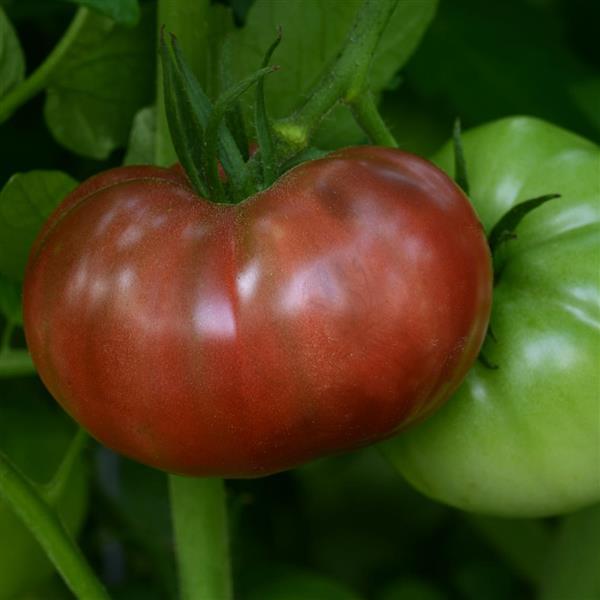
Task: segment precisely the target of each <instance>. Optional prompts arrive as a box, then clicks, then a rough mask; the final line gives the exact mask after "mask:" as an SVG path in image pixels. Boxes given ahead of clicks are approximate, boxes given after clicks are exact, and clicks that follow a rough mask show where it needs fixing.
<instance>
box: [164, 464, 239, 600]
mask: <svg viewBox="0 0 600 600" xmlns="http://www.w3.org/2000/svg"><path fill="white" fill-rule="evenodd" d="M169 483H170V491H171V511H172V518H173V526H174V530H175V542H176V548H177V559H178V566H179V577H180V581H181V598H182V600H209V599H210V600H213V599H214V600H229V599H230V598H231V597H232V589H231V573H230V567H229V543H228V539H227V514H226V510H225V489H224V484H223V480H222V479H194V478H188V477H178V476H176V475H171V476H170V478H169Z"/></svg>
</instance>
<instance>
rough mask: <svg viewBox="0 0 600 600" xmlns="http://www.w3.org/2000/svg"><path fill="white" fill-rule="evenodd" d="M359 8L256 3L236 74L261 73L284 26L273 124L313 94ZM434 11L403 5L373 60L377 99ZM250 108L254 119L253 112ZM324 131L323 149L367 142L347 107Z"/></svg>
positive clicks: (426, 4)
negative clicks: (265, 58)
mask: <svg viewBox="0 0 600 600" xmlns="http://www.w3.org/2000/svg"><path fill="white" fill-rule="evenodd" d="M359 6H360V0H347V1H345V2H328V1H323V0H288V1H286V2H276V1H273V0H257V2H256V3H255V4H254V5H253V6H252V8H251V9H250V11H249V13H248V18H247V21H246V26H245V27H244V28H243V29H242V30H240V31H239V32H238V33H237V34H236V35H237V37H238V40H237V44H238V46H237V48H238V52H237V69H238V74H239V75H240V76H241V75H245V74H248V73H250V72H252V71H254V70H256V69H257V68H258V67H259V66H260V64H261V62H262V60H263V56H264V51H265V48H268V47H269V45H270V44H271V43H272V41H273V37H274V35H275V33H276V28H277V26H278V25H281V26H282V30H283V38H282V42H281V44H280V46H279V48H278V50H277V61H276V62H277V64H278V65H281V71H280V72H279V73H278V74H277V77H273V78H272V79H270V80H269V81H268V83H267V84H266V85H265V92H266V103H267V108H268V110H269V113H270V114H271V115H272V116H273V117H274V118H277V117H283V116H285V115H287V114H289V113H290V111H291V110H292V109H293V108H295V106H296V105H297V104H298V103H299V101H300V100H301V99H302V97H303V95H306V94H307V93H308V92H309V90H310V87H311V86H312V85H313V84H314V83H315V81H316V80H317V78H318V77H319V75H320V74H321V71H322V69H323V67H324V65H325V64H326V63H328V62H330V61H331V60H333V59H334V58H335V55H336V53H337V52H338V50H339V49H340V47H341V45H342V42H343V40H344V38H345V36H346V35H347V33H348V29H349V28H350V26H351V23H352V19H353V17H354V15H355V13H356V11H357V9H358V7H359ZM435 8H436V1H435V0H406V1H403V2H400V3H399V4H398V7H397V8H396V11H395V12H394V14H393V15H392V18H391V20H390V23H389V24H388V26H387V28H386V30H385V32H384V34H383V37H382V39H381V41H380V43H379V47H378V49H377V51H376V54H375V58H374V60H373V65H372V71H371V89H372V91H373V92H374V93H375V94H378V93H379V92H381V91H382V90H383V89H384V88H385V86H386V85H387V84H388V83H389V82H390V81H391V80H392V78H393V77H394V75H395V74H396V72H397V71H398V70H399V69H400V68H401V67H402V66H403V65H404V64H405V63H406V61H407V60H408V58H409V57H410V55H411V54H412V52H413V51H414V49H415V48H416V46H417V44H418V43H419V40H420V39H421V36H422V35H423V33H424V32H425V30H426V28H427V26H428V25H429V22H430V21H431V19H432V18H433V15H434V13H435ZM299 57H301V60H299ZM246 108H247V110H248V114H250V111H251V110H252V107H251V106H248V105H247V106H246ZM323 127H324V129H325V131H324V132H322V133H321V135H320V136H319V137H318V140H319V143H318V145H324V144H327V145H329V146H331V145H332V144H333V143H335V144H336V145H340V144H345V143H352V142H356V141H357V140H359V139H361V138H362V137H363V135H362V133H361V132H360V130H359V129H358V127H357V126H356V125H355V124H354V120H353V119H352V116H351V115H350V114H349V111H347V110H345V109H344V108H342V107H340V108H337V109H334V111H332V113H331V115H330V116H329V117H328V118H327V119H326V120H325V121H324V123H323ZM322 140H323V141H324V142H323V141H322Z"/></svg>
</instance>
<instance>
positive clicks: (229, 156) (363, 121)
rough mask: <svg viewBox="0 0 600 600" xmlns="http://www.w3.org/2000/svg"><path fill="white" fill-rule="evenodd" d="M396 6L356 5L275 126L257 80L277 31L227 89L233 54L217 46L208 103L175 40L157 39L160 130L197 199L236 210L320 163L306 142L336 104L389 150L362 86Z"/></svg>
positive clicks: (374, 0)
mask: <svg viewBox="0 0 600 600" xmlns="http://www.w3.org/2000/svg"><path fill="white" fill-rule="evenodd" d="M397 3H398V0H364V2H363V5H362V6H361V8H360V9H359V10H358V12H357V14H356V17H355V21H354V25H353V27H352V29H351V31H350V33H349V35H348V37H347V39H346V41H345V42H344V45H343V46H342V48H341V50H340V52H339V54H338V56H337V58H336V60H335V61H334V62H333V64H331V65H328V67H327V68H326V69H325V70H324V71H323V73H322V74H321V76H320V77H319V78H318V79H317V83H316V84H315V86H314V88H313V91H312V92H311V94H309V96H308V99H301V102H300V104H299V106H298V108H296V109H295V110H294V111H293V112H292V114H291V115H289V116H287V117H284V118H282V119H279V120H277V121H275V122H271V120H270V119H269V116H268V111H267V106H266V102H265V92H264V85H265V83H264V77H265V76H266V75H268V74H270V73H272V72H274V71H276V70H277V69H278V67H276V66H269V62H270V60H271V57H272V55H273V53H274V51H275V49H276V48H277V46H278V45H279V43H280V42H281V39H282V32H281V30H278V31H277V37H276V39H275V40H274V42H273V43H272V44H271V45H270V47H269V48H268V49H267V51H266V53H265V56H264V59H263V62H262V66H261V68H260V69H258V70H257V71H255V72H254V73H253V74H251V75H249V76H248V77H246V78H244V79H242V80H241V81H239V82H237V83H231V73H230V71H231V69H230V68H229V67H228V64H230V62H231V61H230V60H228V57H229V59H230V58H231V54H232V52H233V49H232V48H231V43H229V44H228V43H227V42H226V43H225V44H224V48H223V53H222V55H223V61H222V68H221V71H222V72H221V81H222V82H224V83H225V84H226V85H227V89H226V90H225V91H224V92H222V93H221V94H220V95H219V96H218V97H217V99H216V100H215V101H214V102H212V101H211V100H210V99H209V97H208V95H207V94H206V93H205V92H204V90H203V89H202V87H201V86H200V83H199V82H198V80H197V79H196V77H195V76H194V74H193V72H192V69H191V68H190V66H189V65H188V63H187V62H186V59H185V57H184V56H183V53H182V51H181V49H180V47H179V45H178V43H177V40H176V38H175V37H174V36H173V35H172V34H171V35H170V36H165V33H164V31H163V32H162V33H161V40H160V58H161V62H162V69H163V78H164V102H165V108H166V116H167V122H168V125H169V130H170V133H171V138H172V142H173V147H174V149H175V152H176V154H177V157H178V158H179V161H180V162H181V165H182V166H183V167H184V169H185V171H186V172H187V174H188V177H189V180H190V182H191V184H192V186H193V188H194V189H195V191H196V192H197V193H198V195H199V196H202V197H204V198H207V199H209V200H211V201H213V202H216V203H237V202H240V201H242V200H243V199H245V198H247V197H248V196H251V195H253V194H255V193H257V192H258V191H260V190H262V189H265V188H267V187H269V186H270V185H271V184H272V183H273V182H274V181H275V180H276V179H277V178H278V177H279V176H281V175H282V174H283V173H284V172H285V171H286V170H287V169H289V168H291V167H290V165H291V166H293V165H296V164H298V163H299V162H302V161H303V160H310V159H311V158H313V157H315V156H321V155H322V153H321V152H320V151H319V150H317V149H315V148H311V146H310V140H311V136H312V134H313V133H314V131H315V129H316V127H317V125H318V124H319V123H320V122H321V120H322V119H323V118H324V117H325V115H326V114H327V113H328V112H329V111H330V110H331V109H332V108H333V107H334V106H335V105H336V104H338V103H341V104H344V105H346V106H347V107H348V108H349V109H350V111H351V112H352V114H353V116H354V118H355V120H356V121H357V123H358V124H359V125H360V126H361V127H362V129H363V130H364V131H365V133H366V134H367V135H368V137H369V138H370V140H371V141H372V142H373V143H376V144H380V145H385V146H392V147H395V146H396V145H397V144H396V141H395V139H394V138H393V136H392V135H391V133H390V132H389V130H388V129H387V127H386V125H385V123H384V121H383V119H382V118H381V116H380V115H379V112H378V111H377V107H376V103H375V98H374V96H373V94H372V93H371V91H370V89H369V85H368V81H369V70H370V66H371V62H372V59H373V55H374V53H375V49H376V47H377V44H378V42H379V39H380V37H381V35H382V33H383V30H384V28H385V26H386V24H387V22H388V21H389V19H390V17H391V15H392V13H393V12H394V9H395V7H396V5H397ZM167 37H168V40H167V39H166V38H167ZM228 41H229V42H231V38H230V39H229V40H228ZM254 84H256V99H255V114H254V117H255V123H254V126H255V138H254V139H256V140H257V142H258V150H257V151H256V152H255V153H254V155H253V156H250V157H248V155H249V153H250V152H249V150H250V148H249V145H248V142H247V139H248V138H247V136H246V130H247V128H246V126H245V124H244V123H243V120H242V111H241V110H240V107H239V102H238V100H239V98H240V96H241V95H242V94H243V93H244V92H246V91H247V90H248V89H249V88H250V87H252V86H253V85H254ZM250 139H252V136H251V137H250ZM220 167H221V168H222V170H223V171H224V175H223V173H221V172H220Z"/></svg>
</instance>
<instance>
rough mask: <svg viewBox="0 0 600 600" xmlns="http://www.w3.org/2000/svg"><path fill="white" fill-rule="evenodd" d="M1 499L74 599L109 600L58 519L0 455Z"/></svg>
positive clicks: (24, 479) (20, 475)
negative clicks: (67, 587)
mask: <svg viewBox="0 0 600 600" xmlns="http://www.w3.org/2000/svg"><path fill="white" fill-rule="evenodd" d="M0 497H2V498H3V499H4V500H5V501H6V502H7V503H8V504H9V506H10V507H11V508H12V510H14V512H15V513H16V514H17V515H18V516H19V517H20V518H21V520H22V521H23V523H24V524H25V525H26V526H27V527H28V528H29V530H30V531H31V532H32V534H33V535H34V536H35V538H36V539H37V540H38V542H39V543H40V545H41V546H42V548H43V549H44V551H45V552H46V554H47V555H48V557H49V558H50V560H51V561H52V562H53V563H54V566H55V567H56V569H57V570H58V572H59V573H60V574H61V576H62V577H63V579H64V580H65V582H66V584H67V585H68V586H69V588H70V589H71V591H72V592H73V594H74V595H75V596H76V597H77V598H85V599H86V600H108V598H109V596H108V594H107V593H106V590H105V589H104V587H103V586H102V584H101V583H100V581H98V579H97V578H96V576H95V575H94V573H93V571H92V570H91V568H90V566H89V565H88V563H87V562H86V560H85V558H84V556H83V554H82V553H81V550H79V548H78V547H77V544H76V543H75V541H74V540H73V538H72V537H71V535H70V534H69V532H68V531H67V530H66V529H65V527H64V525H63V524H62V522H61V520H60V519H59V517H58V515H57V514H56V513H55V512H54V510H53V509H52V508H51V507H50V506H49V505H48V504H47V502H46V501H45V500H44V499H43V498H42V496H41V495H40V494H39V493H38V491H37V490H36V489H35V487H34V486H33V484H32V483H30V482H29V480H28V479H27V478H26V477H25V476H24V475H22V474H21V473H20V472H19V471H18V470H17V469H16V468H15V467H14V466H13V465H11V463H10V461H9V460H8V458H6V456H4V454H2V453H0Z"/></svg>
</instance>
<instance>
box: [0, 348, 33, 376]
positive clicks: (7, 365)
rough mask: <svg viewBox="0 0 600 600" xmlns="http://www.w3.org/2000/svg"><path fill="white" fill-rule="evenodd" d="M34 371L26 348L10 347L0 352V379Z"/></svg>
mask: <svg viewBox="0 0 600 600" xmlns="http://www.w3.org/2000/svg"><path fill="white" fill-rule="evenodd" d="M34 373H35V367H34V366H33V361H32V360H31V356H30V354H29V352H27V350H16V349H10V350H5V351H3V352H0V379H3V378H8V377H22V376H23V375H33V374H34Z"/></svg>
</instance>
